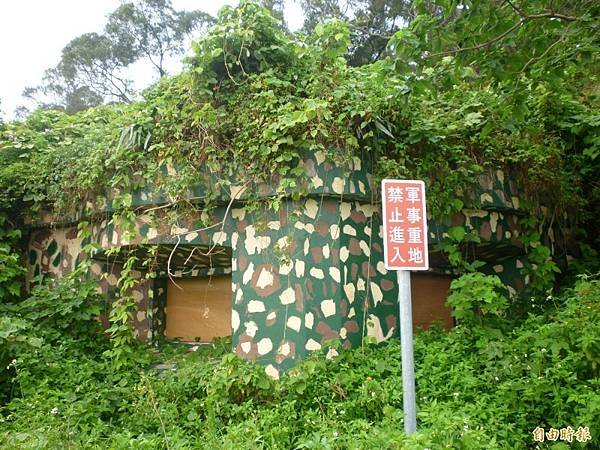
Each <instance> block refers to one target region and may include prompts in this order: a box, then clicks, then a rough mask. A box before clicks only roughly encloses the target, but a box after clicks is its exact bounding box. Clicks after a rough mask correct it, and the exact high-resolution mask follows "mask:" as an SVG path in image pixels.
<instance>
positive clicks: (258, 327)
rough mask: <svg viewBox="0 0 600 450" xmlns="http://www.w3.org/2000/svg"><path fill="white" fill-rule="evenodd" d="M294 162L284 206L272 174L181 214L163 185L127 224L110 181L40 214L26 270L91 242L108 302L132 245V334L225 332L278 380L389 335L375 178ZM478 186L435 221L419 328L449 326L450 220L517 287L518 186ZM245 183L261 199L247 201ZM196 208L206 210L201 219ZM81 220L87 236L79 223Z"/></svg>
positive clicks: (390, 284) (420, 294)
mask: <svg viewBox="0 0 600 450" xmlns="http://www.w3.org/2000/svg"><path fill="white" fill-rule="evenodd" d="M365 160H366V159H365ZM296 164H297V165H298V167H300V168H301V169H302V172H303V174H304V175H302V176H300V177H299V180H298V188H297V190H296V192H295V193H288V194H286V195H283V196H281V195H280V198H281V197H282V202H281V204H280V207H279V208H269V207H268V206H267V205H268V202H269V199H270V198H273V197H274V196H275V194H276V193H275V192H274V191H273V188H272V187H271V185H269V184H268V183H265V184H262V185H255V186H248V185H242V184H236V183H235V182H232V183H231V185H229V186H228V187H227V188H219V192H221V195H220V196H219V201H218V206H217V207H216V208H213V209H211V210H210V211H205V210H203V209H202V207H201V203H202V202H201V200H197V201H196V203H197V206H198V205H199V206H198V207H197V208H196V209H194V210H193V211H192V212H189V211H187V212H186V211H179V210H177V209H176V208H174V207H172V206H171V205H170V204H169V199H168V197H167V196H166V195H165V194H163V193H157V192H152V190H151V189H143V190H137V191H134V192H131V193H129V194H130V195H127V196H125V197H126V198H128V202H129V204H128V205H127V206H128V207H129V208H128V211H130V213H131V214H133V215H134V219H133V223H134V225H133V226H134V228H135V229H134V230H131V229H123V227H120V226H119V225H117V222H115V221H114V220H113V218H112V215H111V212H112V211H113V210H114V209H115V208H116V206H115V205H114V204H113V203H112V201H111V200H110V199H111V198H114V197H115V195H114V194H115V192H114V191H113V192H108V193H107V194H106V195H105V196H104V197H103V198H100V199H99V201H98V202H96V203H89V204H87V205H85V207H82V209H81V211H78V212H76V213H74V214H73V215H72V217H68V218H67V217H55V216H54V215H53V214H52V213H46V214H40V215H36V216H35V217H33V219H32V224H31V228H30V230H31V231H30V237H29V272H30V273H29V275H30V279H31V278H33V277H35V276H37V275H39V274H40V273H50V274H55V275H61V274H64V273H66V272H68V271H70V270H72V269H73V267H74V266H75V264H77V262H79V261H82V260H84V259H86V258H88V255H87V253H86V252H85V251H84V249H85V247H86V246H89V245H88V244H90V243H94V244H96V247H97V251H95V252H94V253H93V255H92V256H91V257H92V258H93V263H92V265H91V273H92V274H93V276H96V277H98V278H100V285H101V289H102V291H103V293H105V294H106V298H107V304H108V303H109V302H110V299H111V298H114V297H115V295H116V291H117V282H118V279H119V276H120V271H121V269H122V267H123V264H125V262H126V259H127V258H126V256H127V255H129V256H131V255H134V256H136V258H135V260H136V262H135V264H134V267H133V273H134V274H135V275H136V277H137V278H138V279H139V282H138V284H137V285H136V286H135V287H134V288H132V292H131V295H132V296H133V298H134V299H135V302H136V309H135V311H134V313H133V319H132V320H133V322H134V325H135V333H136V335H137V336H138V337H139V338H140V339H142V340H146V341H160V340H162V339H169V340H174V339H181V340H183V341H198V340H199V341H209V340H210V339H211V338H214V337H217V336H223V335H231V336H232V342H233V351H234V352H235V353H236V354H237V355H239V356H241V357H243V358H248V359H252V360H256V361H257V362H259V363H261V364H263V365H264V366H265V367H266V370H267V372H268V373H269V374H271V375H273V376H278V374H279V372H280V371H281V370H283V369H285V368H288V367H290V366H291V365H293V364H294V363H295V362H297V361H298V360H299V359H302V358H303V357H305V356H306V355H307V354H308V353H309V352H311V351H314V350H322V351H330V352H333V353H335V351H334V350H328V345H327V341H328V340H332V339H336V340H339V341H341V343H342V346H343V347H344V348H349V347H353V346H356V345H359V344H360V342H361V341H362V339H363V338H364V337H365V336H372V337H373V338H374V339H376V340H377V341H378V342H381V341H384V340H387V339H390V338H392V337H393V336H395V335H397V324H398V319H397V284H396V273H390V272H388V271H386V269H385V268H384V264H383V245H382V234H381V216H380V203H379V200H378V186H377V185H376V184H375V183H374V181H373V178H372V176H371V174H370V173H369V171H368V170H367V167H366V164H365V163H364V160H363V159H361V158H359V157H354V158H352V159H351V160H350V161H349V162H346V163H343V162H339V161H337V162H336V161H332V160H330V159H328V158H327V157H326V155H325V154H323V153H321V152H316V153H310V152H307V153H306V154H305V155H304V156H303V157H302V158H300V159H299V160H298V161H297V162H296ZM162 169H163V170H162V173H163V174H164V175H165V176H176V175H177V171H176V170H175V169H174V168H172V167H163V168H162ZM479 184H480V190H479V192H477V197H478V198H477V200H478V203H479V204H480V207H479V208H478V209H465V210H463V211H462V213H461V214H457V215H455V216H454V217H453V218H452V219H451V221H449V222H448V223H445V224H441V223H437V222H434V221H432V220H429V233H430V234H429V242H430V249H429V251H430V255H429V260H430V265H431V270H430V271H429V272H428V273H421V274H416V273H413V275H412V284H413V309H414V316H415V317H414V321H415V324H416V325H421V326H427V325H428V324H430V323H431V322H433V321H441V322H442V324H443V325H445V326H446V327H450V326H452V319H451V316H450V311H449V309H448V307H447V306H446V305H445V303H444V302H445V298H446V296H447V291H448V287H449V283H450V281H451V277H450V275H449V273H450V270H449V265H448V262H447V260H446V258H445V257H444V256H443V255H442V253H441V252H440V251H438V250H437V249H438V244H439V242H441V241H442V240H443V239H444V238H445V237H447V234H446V231H447V229H448V228H449V227H451V226H456V225H462V226H464V227H466V229H467V230H470V229H473V230H477V231H478V234H479V236H480V238H481V242H480V243H479V244H478V245H477V247H476V252H477V258H478V259H481V260H484V261H488V264H487V267H486V268H484V269H485V270H487V271H488V272H490V273H497V274H498V275H499V276H500V277H501V278H502V279H503V281H504V282H505V283H507V284H508V285H509V286H512V287H511V288H510V289H514V290H516V291H518V290H520V289H521V288H522V286H523V283H524V280H523V278H522V277H521V275H520V273H519V268H521V267H522V266H523V261H524V259H523V258H524V251H523V248H522V244H521V242H520V241H519V240H518V237H519V233H520V225H519V216H520V215H521V214H522V211H521V210H520V209H519V199H518V197H517V196H516V194H515V193H514V186H512V185H511V183H510V182H509V180H507V179H505V177H504V175H503V173H502V172H495V173H489V174H487V175H484V176H481V177H480V179H479ZM210 189H211V187H210V183H208V184H207V186H204V187H203V188H197V189H190V190H189V198H190V201H191V202H193V201H195V200H194V199H202V198H203V196H204V195H205V194H206V192H207V191H210ZM215 189H217V188H215ZM249 192H253V193H258V194H259V197H260V198H262V199H263V200H264V201H263V202H262V203H261V202H259V203H257V205H258V206H255V207H253V208H249V207H247V201H248V198H249V196H248V193H249ZM298 192H302V193H301V194H298ZM121 194H122V193H121ZM121 197H122V196H121ZM202 215H208V216H210V217H209V219H210V220H206V219H207V217H204V218H203V219H204V220H203V221H199V219H200V218H201V217H200V216H202ZM84 221H85V224H87V225H86V226H85V227H83V226H82V224H84ZM200 222H202V224H206V223H211V224H212V225H210V226H206V225H201V224H200ZM78 226H79V228H85V229H87V230H88V233H87V234H83V235H82V234H81V233H78ZM149 261H150V263H149ZM149 273H151V275H152V276H147V275H148V274H149Z"/></svg>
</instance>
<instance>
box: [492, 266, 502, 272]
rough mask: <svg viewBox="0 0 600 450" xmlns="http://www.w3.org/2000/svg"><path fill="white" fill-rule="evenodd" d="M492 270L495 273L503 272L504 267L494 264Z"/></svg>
mask: <svg viewBox="0 0 600 450" xmlns="http://www.w3.org/2000/svg"><path fill="white" fill-rule="evenodd" d="M493 269H494V272H496V273H501V272H504V266H503V265H502V264H496V265H495V266H494V267H493Z"/></svg>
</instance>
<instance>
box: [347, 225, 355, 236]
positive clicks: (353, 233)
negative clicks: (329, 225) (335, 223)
mask: <svg viewBox="0 0 600 450" xmlns="http://www.w3.org/2000/svg"><path fill="white" fill-rule="evenodd" d="M344 233H345V234H348V235H350V236H356V230H355V229H354V227H351V226H350V225H344Z"/></svg>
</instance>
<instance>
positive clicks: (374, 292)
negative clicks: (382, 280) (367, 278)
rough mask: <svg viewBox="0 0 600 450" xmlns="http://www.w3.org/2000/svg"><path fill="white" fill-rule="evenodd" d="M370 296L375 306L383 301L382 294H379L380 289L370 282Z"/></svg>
mask: <svg viewBox="0 0 600 450" xmlns="http://www.w3.org/2000/svg"><path fill="white" fill-rule="evenodd" d="M371 295H372V296H373V303H374V304H375V306H377V304H378V303H379V302H380V301H382V300H383V292H381V288H380V287H379V285H378V284H375V283H373V282H372V281H371Z"/></svg>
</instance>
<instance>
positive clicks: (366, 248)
mask: <svg viewBox="0 0 600 450" xmlns="http://www.w3.org/2000/svg"><path fill="white" fill-rule="evenodd" d="M358 245H359V247H360V249H361V250H362V251H363V253H364V254H365V256H371V249H370V248H369V244H367V243H366V242H365V241H360V242H359V243H358Z"/></svg>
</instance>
